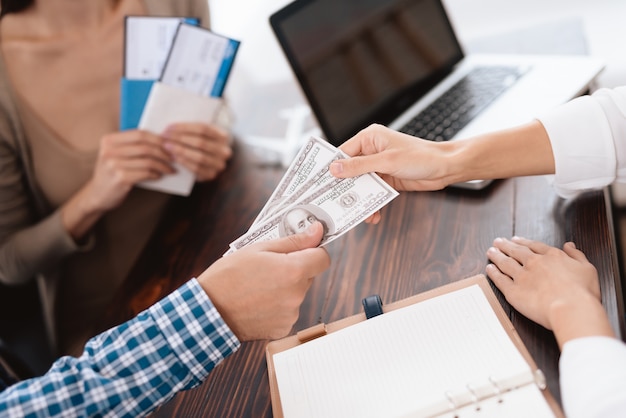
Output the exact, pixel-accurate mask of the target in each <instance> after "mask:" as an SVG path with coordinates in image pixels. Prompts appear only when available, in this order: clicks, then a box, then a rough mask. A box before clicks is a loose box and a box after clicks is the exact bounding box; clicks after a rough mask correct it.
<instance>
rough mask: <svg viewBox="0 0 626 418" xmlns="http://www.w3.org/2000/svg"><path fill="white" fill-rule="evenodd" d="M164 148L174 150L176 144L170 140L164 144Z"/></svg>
mask: <svg viewBox="0 0 626 418" xmlns="http://www.w3.org/2000/svg"><path fill="white" fill-rule="evenodd" d="M163 148H165V149H166V150H167V151H173V150H174V144H173V143H171V142H169V141H166V142H165V143H164V144H163Z"/></svg>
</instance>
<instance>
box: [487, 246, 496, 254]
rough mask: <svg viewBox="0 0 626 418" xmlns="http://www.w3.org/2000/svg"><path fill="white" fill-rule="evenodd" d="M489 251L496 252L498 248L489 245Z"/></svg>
mask: <svg viewBox="0 0 626 418" xmlns="http://www.w3.org/2000/svg"><path fill="white" fill-rule="evenodd" d="M487 252H488V253H496V252H498V249H497V248H495V247H489V249H488V250H487Z"/></svg>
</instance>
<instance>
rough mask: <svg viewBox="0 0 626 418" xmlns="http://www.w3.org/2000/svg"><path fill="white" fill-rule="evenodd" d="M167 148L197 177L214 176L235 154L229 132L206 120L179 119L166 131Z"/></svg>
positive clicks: (198, 179) (211, 178) (210, 178)
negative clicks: (184, 120)
mask: <svg viewBox="0 0 626 418" xmlns="http://www.w3.org/2000/svg"><path fill="white" fill-rule="evenodd" d="M163 137H164V138H165V145H164V146H165V149H166V150H167V151H168V152H170V153H171V155H172V157H173V158H174V160H175V161H176V162H177V163H179V164H181V165H182V166H184V167H186V168H187V169H189V170H190V171H191V172H192V173H194V175H195V177H196V180H197V181H208V180H213V179H214V178H215V177H217V176H218V175H219V174H220V173H221V172H222V171H223V170H224V169H225V168H226V162H227V161H228V159H229V158H230V157H231V156H232V154H233V151H232V148H231V146H230V137H229V134H228V132H226V131H225V130H224V129H222V128H220V127H218V126H215V125H206V124H204V123H177V124H173V125H170V126H169V127H168V128H167V129H166V131H165V132H164V133H163Z"/></svg>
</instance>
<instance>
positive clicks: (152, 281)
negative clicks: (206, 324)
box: [103, 146, 624, 417]
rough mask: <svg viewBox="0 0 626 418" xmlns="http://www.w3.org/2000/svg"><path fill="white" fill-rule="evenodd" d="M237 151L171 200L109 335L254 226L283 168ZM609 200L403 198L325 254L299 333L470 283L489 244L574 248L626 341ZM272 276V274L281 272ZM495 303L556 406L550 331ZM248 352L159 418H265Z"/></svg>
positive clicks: (499, 194)
mask: <svg viewBox="0 0 626 418" xmlns="http://www.w3.org/2000/svg"><path fill="white" fill-rule="evenodd" d="M250 157H251V156H250V154H249V152H248V151H247V150H246V149H245V148H243V147H242V146H239V147H238V148H237V150H236V156H235V157H234V159H233V160H232V161H231V164H230V165H229V167H228V169H227V170H226V172H224V173H223V175H221V177H220V178H219V179H218V180H217V181H216V182H214V183H211V184H206V185H199V186H197V187H196V188H195V189H194V192H193V193H192V195H191V196H190V197H188V198H176V199H175V201H174V202H173V205H172V206H171V208H170V212H169V214H168V216H167V217H166V220H165V222H164V223H163V224H162V225H161V227H160V229H159V230H158V231H157V232H156V235H155V236H154V237H153V239H152V240H151V242H150V244H149V246H148V247H147V248H146V249H145V251H144V253H143V255H142V257H141V259H140V260H139V262H138V263H137V264H136V266H135V269H134V271H133V272H132V274H131V275H130V279H129V281H128V283H127V285H126V287H125V288H124V289H123V291H122V292H121V293H120V296H119V298H118V299H117V300H116V302H115V304H114V309H112V310H111V312H110V314H109V316H108V317H107V318H106V321H105V323H104V324H103V325H104V326H111V325H115V324H116V323H120V322H122V321H124V320H126V319H129V318H130V317H132V316H133V315H135V314H136V313H138V312H139V311H140V310H142V309H144V308H145V307H147V306H148V305H150V304H151V303H153V302H155V301H156V300H158V299H159V298H161V297H163V296H164V295H166V294H168V293H169V292H171V291H172V290H174V289H176V288H177V287H178V286H179V285H181V284H182V283H183V282H185V281H186V280H188V279H189V278H190V277H192V276H195V275H198V274H199V273H201V272H202V271H203V270H204V269H205V268H206V267H207V266H208V265H209V264H211V263H212V262H213V261H215V260H217V259H218V258H220V257H221V256H222V254H223V253H224V252H225V250H226V249H227V247H228V244H229V243H230V242H231V241H232V240H234V239H235V238H237V237H239V236H240V235H241V234H242V233H244V232H245V231H246V230H247V228H248V227H249V225H250V224H251V223H252V221H253V219H254V218H255V217H256V215H257V214H258V212H259V211H260V209H261V208H262V206H263V205H264V203H265V201H266V200H267V198H268V197H269V196H270V194H271V192H272V191H273V189H274V187H275V185H276V184H277V183H278V181H279V179H280V177H281V176H282V173H283V169H280V168H272V167H260V166H258V165H255V164H253V163H252V159H251V158H250ZM607 202H608V200H607V194H606V191H597V192H591V193H587V194H585V195H583V196H581V197H579V198H577V199H576V200H573V201H563V200H561V199H559V198H558V197H557V196H556V195H555V194H554V192H553V191H552V189H551V188H550V186H549V185H548V183H547V181H546V179H545V178H543V177H528V178H517V179H509V180H498V181H496V182H494V183H493V184H492V185H491V186H490V187H488V188H487V189H486V190H483V191H479V192H476V191H467V190H459V189H447V190H443V191H438V192H424V193H403V194H401V195H400V196H399V197H398V198H396V199H395V200H394V201H393V202H392V203H391V204H390V205H389V206H387V207H386V208H384V209H383V211H382V215H383V220H382V221H381V223H380V224H379V225H376V226H371V225H366V224H362V225H359V226H358V227H357V228H355V229H354V230H352V231H350V232H349V233H348V234H347V235H345V236H343V237H341V238H340V239H338V240H337V241H335V242H333V243H331V244H330V245H329V246H328V252H329V254H330V255H331V258H332V265H331V267H330V268H329V269H328V270H327V271H326V272H325V273H324V274H322V275H321V276H319V277H317V278H316V279H315V281H314V283H313V285H312V287H311V289H310V292H309V293H308V296H307V297H306V299H305V301H304V303H303V305H302V308H301V312H300V318H299V320H298V322H297V324H296V325H295V328H294V331H296V330H299V329H303V328H306V327H309V326H311V325H314V324H316V323H318V322H320V321H323V322H331V321H334V320H337V319H340V318H342V317H345V316H348V315H353V314H355V313H358V312H360V310H361V299H362V298H363V297H365V296H369V295H371V294H376V293H377V294H379V295H380V296H381V297H382V300H383V302H384V303H389V302H392V301H396V300H398V299H402V298H405V297H408V296H411V295H414V294H416V293H419V292H423V291H425V290H429V289H432V288H434V287H437V286H440V285H443V284H446V283H449V282H451V281H456V280H459V279H462V278H465V277H468V276H471V275H474V274H477V273H484V271H485V266H486V264H487V261H488V260H487V258H486V256H485V252H486V250H487V248H488V247H489V246H490V245H491V243H492V241H493V239H494V238H495V237H511V236H513V235H519V236H523V237H527V238H531V239H536V240H541V241H544V242H546V243H548V244H551V245H555V246H561V245H562V244H563V243H564V242H565V241H567V240H573V241H574V242H575V243H576V244H577V246H578V247H579V248H580V249H582V250H583V251H584V252H585V253H586V254H587V256H588V257H589V259H590V261H591V262H592V263H593V264H594V265H595V266H596V267H597V269H598V273H599V277H600V281H601V287H602V297H603V301H604V304H605V307H606V309H607V310H608V312H609V315H610V317H611V321H612V324H613V327H614V328H615V330H616V331H617V332H618V333H619V335H620V336H623V335H624V320H623V318H624V315H623V313H624V307H623V300H622V296H621V295H622V291H621V287H620V280H619V273H618V267H617V266H618V260H617V253H616V244H615V237H614V233H613V224H612V218H611V215H610V210H609V208H610V206H609V205H608V203H607ZM277 273H279V272H277ZM498 296H499V297H500V299H501V300H502V304H503V306H504V308H505V310H506V311H507V312H509V314H510V318H511V320H512V322H513V324H514V325H515V327H516V328H517V330H518V332H519V334H520V336H521V338H522V340H523V341H524V343H525V344H526V345H527V347H528V349H529V351H530V353H531V354H532V356H533V357H534V359H535V361H536V362H537V364H538V366H539V367H540V368H541V369H542V370H543V371H544V373H545V375H546V378H547V380H548V386H549V389H550V390H551V392H552V393H553V395H554V396H555V398H556V399H557V400H558V401H559V402H560V399H561V398H560V392H559V386H558V356H559V351H558V347H557V345H556V342H555V340H554V337H553V335H552V333H551V332H549V331H547V330H545V329H543V328H542V327H540V326H537V325H536V324H534V323H532V322H531V321H529V320H527V319H526V318H524V317H522V316H521V315H519V314H518V313H517V312H515V311H514V310H512V309H511V308H510V306H509V305H508V304H507V303H506V301H504V300H503V298H502V297H501V294H499V293H498ZM265 344H266V341H258V342H253V343H244V344H243V346H242V347H241V349H240V351H239V352H237V353H236V354H234V355H233V356H231V357H229V358H228V359H226V360H225V361H224V362H223V363H222V364H221V365H220V366H219V367H217V368H216V369H215V370H214V371H213V372H212V373H211V375H210V376H209V379H208V380H207V381H205V382H204V383H203V384H202V385H200V386H199V387H197V388H195V389H193V390H190V391H187V392H183V393H180V394H178V395H177V396H176V397H175V398H174V399H173V400H171V401H170V402H169V403H167V404H166V405H163V406H162V407H160V408H159V409H157V410H156V411H155V412H154V414H153V416H155V417H161V416H162V417H175V416H178V417H271V416H272V408H271V403H270V393H269V385H268V376H267V368H266V363H265V356H264V348H265Z"/></svg>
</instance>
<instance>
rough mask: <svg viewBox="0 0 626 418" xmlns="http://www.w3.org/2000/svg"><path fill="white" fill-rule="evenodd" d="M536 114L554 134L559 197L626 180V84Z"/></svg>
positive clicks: (555, 183) (555, 177)
mask: <svg viewBox="0 0 626 418" xmlns="http://www.w3.org/2000/svg"><path fill="white" fill-rule="evenodd" d="M538 119H539V120H540V121H541V123H542V124H543V126H544V127H545V129H546V131H547V132H548V136H549V137H550V142H551V144H552V151H553V153H554V159H555V168H556V170H555V171H556V174H555V176H554V187H555V189H556V191H557V193H559V194H560V195H561V196H563V197H572V196H574V195H575V194H577V193H578V192H581V191H584V190H590V189H598V188H601V187H604V186H607V185H609V184H611V183H613V182H614V181H616V180H617V181H620V180H621V181H626V87H618V88H615V89H601V90H598V91H597V92H595V93H594V94H593V95H591V96H582V97H579V98H576V99H574V100H572V101H570V102H568V103H565V104H563V105H561V106H559V107H557V108H555V109H553V110H551V111H550V112H548V113H546V114H544V115H542V116H541V117H539V118H538Z"/></svg>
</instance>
